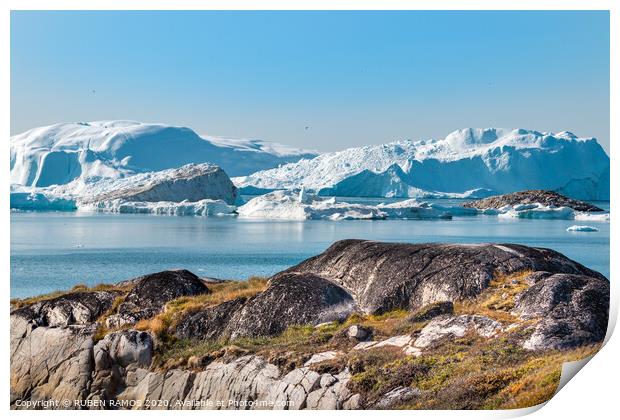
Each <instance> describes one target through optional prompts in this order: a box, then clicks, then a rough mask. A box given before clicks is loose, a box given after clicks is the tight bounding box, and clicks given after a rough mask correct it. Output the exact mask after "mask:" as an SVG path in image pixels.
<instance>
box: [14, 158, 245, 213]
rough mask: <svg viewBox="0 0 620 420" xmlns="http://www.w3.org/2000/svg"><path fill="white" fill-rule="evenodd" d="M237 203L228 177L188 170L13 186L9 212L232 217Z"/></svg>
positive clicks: (208, 168) (202, 168) (205, 168)
mask: <svg viewBox="0 0 620 420" xmlns="http://www.w3.org/2000/svg"><path fill="white" fill-rule="evenodd" d="M238 201H239V198H238V197H237V193H236V188H235V186H234V185H233V183H232V182H231V181H230V178H228V176H227V175H226V173H225V172H224V171H223V170H222V169H220V168H219V167H217V166H215V165H210V164H205V163H203V164H189V165H185V166H182V167H180V168H176V169H168V170H164V171H159V172H147V173H141V174H137V175H133V176H129V177H126V178H120V179H113V178H103V179H90V178H87V179H79V180H75V181H72V182H71V183H69V184H66V185H60V186H52V187H45V188H35V187H23V186H15V185H13V186H11V208H13V209H19V210H47V211H49V210H64V211H74V210H79V211H100V212H116V213H153V214H175V215H189V214H191V215H203V216H210V215H216V214H233V213H234V212H235V207H234V204H235V203H237V202H238Z"/></svg>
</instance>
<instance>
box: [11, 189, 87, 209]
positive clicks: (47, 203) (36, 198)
mask: <svg viewBox="0 0 620 420" xmlns="http://www.w3.org/2000/svg"><path fill="white" fill-rule="evenodd" d="M10 207H11V209H14V210H37V211H75V210H76V209H77V205H76V203H75V200H73V199H70V198H63V197H55V196H53V195H49V194H45V193H42V192H34V191H11V196H10Z"/></svg>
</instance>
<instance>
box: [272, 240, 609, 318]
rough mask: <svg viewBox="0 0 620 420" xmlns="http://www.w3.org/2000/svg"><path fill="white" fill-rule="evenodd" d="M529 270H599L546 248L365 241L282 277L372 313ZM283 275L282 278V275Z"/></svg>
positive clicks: (458, 293) (342, 244)
mask: <svg viewBox="0 0 620 420" xmlns="http://www.w3.org/2000/svg"><path fill="white" fill-rule="evenodd" d="M525 270H531V271H549V272H554V273H566V274H582V275H586V276H589V277H594V278H599V279H604V277H603V276H602V275H601V274H600V273H597V272H595V271H592V270H590V269H588V268H586V267H584V266H583V265H581V264H579V263H577V262H575V261H573V260H570V259H569V258H566V257H565V256H564V255H562V254H560V253H558V252H555V251H553V250H550V249H545V248H531V247H527V246H522V245H513V244H479V245H452V244H400V243H386V242H375V241H365V240H354V239H350V240H344V241H339V242H336V243H334V244H333V245H332V246H330V247H329V248H328V249H327V250H326V251H325V252H323V253H322V254H319V255H317V256H316V257H312V258H309V259H307V260H305V261H303V262H302V263H300V264H298V265H296V266H294V267H291V268H289V269H288V270H286V271H284V272H283V274H290V275H294V276H316V277H321V278H322V279H324V280H325V281H328V282H331V283H333V284H337V285H339V286H340V287H342V288H343V289H345V290H346V291H347V292H348V293H349V294H350V295H351V296H352V297H353V299H354V300H355V303H356V304H357V306H358V307H359V308H360V309H361V310H363V311H365V312H366V313H369V314H375V313H381V312H385V311H389V310H391V309H395V308H402V309H410V310H416V309H419V308H421V307H423V306H425V305H427V304H430V303H433V302H439V301H457V300H460V299H466V298H472V297H475V296H477V295H478V294H479V293H480V292H481V291H482V290H484V289H486V288H487V287H488V285H489V282H490V281H491V280H492V279H493V278H494V277H495V276H497V275H498V274H510V273H516V272H521V271H525ZM281 276H282V275H281Z"/></svg>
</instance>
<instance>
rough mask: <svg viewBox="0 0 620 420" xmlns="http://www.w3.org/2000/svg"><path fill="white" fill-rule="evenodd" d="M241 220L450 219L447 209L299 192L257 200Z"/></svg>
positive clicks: (240, 210)
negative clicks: (339, 198) (341, 200)
mask: <svg viewBox="0 0 620 420" xmlns="http://www.w3.org/2000/svg"><path fill="white" fill-rule="evenodd" d="M237 213H238V214H239V217H247V218H256V219H284V220H364V219H366V220H376V219H450V218H452V215H451V214H450V213H449V212H448V211H446V210H445V209H437V208H435V207H434V206H433V205H432V204H429V203H420V202H418V201H416V200H406V201H402V202H397V203H392V204H379V205H376V206H374V205H367V204H358V203H346V202H339V201H338V200H336V198H334V197H331V198H325V197H319V196H317V195H314V194H310V193H307V192H306V191H304V190H303V189H301V190H300V191H292V190H288V191H274V192H271V193H268V194H265V195H261V196H258V197H255V198H253V199H251V200H250V201H248V202H247V203H246V204H244V205H243V206H241V207H239V208H238V209H237Z"/></svg>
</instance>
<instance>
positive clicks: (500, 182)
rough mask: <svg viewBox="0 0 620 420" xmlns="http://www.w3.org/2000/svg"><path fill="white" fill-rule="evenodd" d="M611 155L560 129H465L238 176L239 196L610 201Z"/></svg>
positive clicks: (369, 147) (592, 142) (589, 139)
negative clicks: (515, 195) (544, 196)
mask: <svg viewBox="0 0 620 420" xmlns="http://www.w3.org/2000/svg"><path fill="white" fill-rule="evenodd" d="M609 165H610V163H609V156H607V154H606V153H605V151H604V150H603V148H602V147H601V146H600V145H599V144H598V142H597V141H596V139H595V138H580V137H577V136H576V135H574V134H572V133H570V132H567V131H563V132H560V133H551V132H538V131H534V130H525V129H500V128H486V129H474V128H467V129H461V130H457V131H454V132H452V133H450V134H449V135H448V136H446V137H445V138H444V139H431V140H419V141H413V140H407V141H397V142H393V143H388V144H382V145H377V146H364V147H356V148H351V149H347V150H344V151H340V152H333V153H325V154H321V155H319V156H317V157H315V158H312V159H308V158H304V159H301V160H299V161H298V162H294V163H288V164H284V165H281V166H280V167H278V168H272V169H267V170H263V171H259V172H256V173H253V174H250V175H245V176H239V177H234V178H233V182H234V183H235V185H237V187H238V188H239V189H240V192H241V193H242V194H243V193H247V192H261V193H264V192H267V191H274V190H282V189H294V188H301V187H305V188H307V189H309V190H310V191H313V192H315V193H317V194H318V195H320V196H342V197H354V196H358V197H403V198H406V197H429V198H430V197H450V196H454V197H457V196H460V197H462V198H464V197H471V198H483V197H486V196H490V195H494V194H503V193H509V192H514V191H520V190H530V189H544V190H553V191H557V192H559V193H562V194H564V195H567V196H570V197H572V198H576V199H582V200H609Z"/></svg>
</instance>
